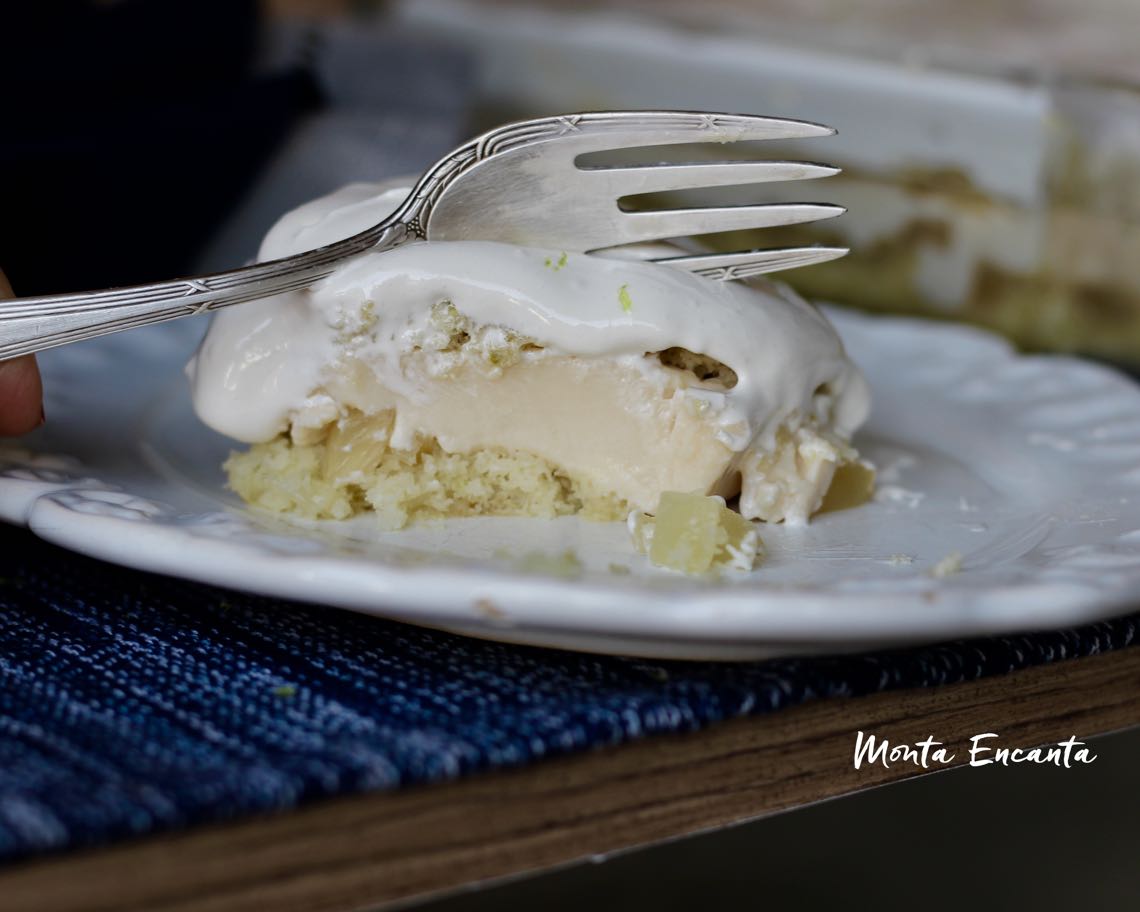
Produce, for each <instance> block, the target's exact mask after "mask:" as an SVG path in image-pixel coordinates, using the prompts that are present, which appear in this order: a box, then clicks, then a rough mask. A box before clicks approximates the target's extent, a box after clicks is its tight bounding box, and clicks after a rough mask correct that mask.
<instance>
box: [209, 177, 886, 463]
mask: <svg viewBox="0 0 1140 912" xmlns="http://www.w3.org/2000/svg"><path fill="white" fill-rule="evenodd" d="M405 194H406V185H404V184H401V185H398V186H394V185H392V184H387V185H385V184H354V185H350V186H348V187H345V188H343V189H341V190H339V191H337V192H336V193H333V194H331V195H330V196H327V197H324V198H322V199H319V200H315V201H313V202H311V203H308V204H306V205H304V206H302V207H300V208H299V209H296V210H294V211H293V212H290V213H288V214H287V215H285V216H284V217H283V218H282V219H281V220H280V221H279V222H278V223H277V224H276V225H275V226H274V227H273V229H272V230H271V231H270V232H269V234H268V235H267V236H266V238H265V241H264V243H263V244H262V247H261V250H260V253H259V257H260V259H262V260H266V259H273V258H277V257H283V256H289V255H292V254H294V253H299V252H301V251H304V250H309V249H312V248H314V247H319V246H322V245H324V244H329V243H332V242H334V241H337V240H340V239H342V238H345V237H348V236H350V235H352V234H354V233H356V232H358V231H361V230H363V229H364V228H366V227H368V226H369V225H372V224H374V223H375V222H377V221H379V220H380V219H381V218H383V217H384V216H385V215H386V214H387V213H389V212H391V211H393V210H394V209H395V208H396V206H397V205H398V204H399V203H400V202H401V201H402V200H403V198H404V196H405ZM443 302H450V303H451V304H452V305H454V307H455V308H456V310H457V311H458V312H459V313H460V314H462V315H463V317H464V318H466V319H468V320H469V321H470V323H471V324H473V325H476V326H480V327H483V328H485V329H484V335H482V336H480V337H479V338H478V339H475V340H474V342H475V343H478V344H475V345H473V346H472V347H473V348H474V349H476V352H475V354H478V351H477V350H478V348H479V345H482V346H484V349H485V348H486V346H493V345H494V344H496V339H500V340H501V334H502V333H503V332H510V333H513V334H516V335H517V336H518V337H523V338H525V339H527V340H533V342H534V343H537V346H531V347H530V349H529V350H527V351H525V352H524V353H523V357H524V358H525V359H528V360H531V361H535V360H539V359H545V358H550V359H565V358H572V359H581V360H583V361H584V362H592V361H596V360H598V359H603V360H605V361H606V362H608V363H609V364H611V365H612V366H615V367H620V368H622V369H625V370H626V375H627V376H629V370H635V371H637V372H638V375H639V376H641V377H643V378H645V379H647V380H656V381H657V382H658V386H659V388H664V386H665V385H666V380H665V379H664V378H667V377H670V376H673V377H674V379H672V380H670V381H669V383H670V384H671V387H670V392H669V393H668V395H669V396H673V395H676V396H679V397H682V398H683V399H685V400H688V401H691V403H692V405H693V410H694V411H695V412H697V413H699V414H700V415H701V416H702V417H703V419H704V420H706V421H708V422H709V427H710V430H711V431H712V433H713V434H715V436H716V438H717V439H718V440H719V441H720V443H721V444H723V445H724V446H725V447H726V448H727V449H728V450H729V451H731V452H732V453H735V454H738V457H743V455H744V454H745V451H749V452H755V451H757V450H765V449H771V448H772V447H773V446H775V440H776V431H777V429H778V428H779V427H780V426H782V425H783V426H786V427H791V428H795V427H797V426H799V425H801V424H804V423H813V424H815V425H818V426H819V427H820V428H826V429H830V430H832V431H834V432H836V433H838V434H839V435H841V436H842V437H848V436H849V435H850V434H851V433H852V432H853V431H854V430H855V428H856V427H858V425H859V424H860V423H862V421H863V420H864V419H865V418H866V415H867V412H868V407H869V396H868V392H867V387H866V384H865V382H864V381H863V378H862V376H861V374H860V373H859V371H858V370H857V369H856V368H855V367H854V365H853V364H852V363H851V362H850V360H849V359H848V358H847V356H846V354H845V352H844V350H843V346H842V344H841V342H840V340H839V338H838V336H837V335H836V333H835V331H834V329H833V328H832V327H831V325H830V323H829V322H828V321H827V320H826V318H825V317H824V316H823V315H822V314H821V313H820V312H819V311H817V310H816V309H815V308H814V307H813V306H811V305H810V304H808V303H806V302H805V301H803V300H801V299H800V298H798V297H797V296H795V295H794V294H793V293H792V292H791V291H789V290H787V289H785V288H783V287H782V286H776V285H771V286H766V287H765V288H763V289H761V288H757V287H748V286H743V285H739V284H736V283H730V282H714V281H710V280H708V279H704V278H700V277H698V276H695V275H692V274H691V273H688V272H684V271H681V270H677V269H672V268H669V267H665V266H660V265H654V264H651V263H646V262H638V261H635V260H630V259H627V258H621V259H617V258H604V257H602V256H598V255H584V254H575V253H564V252H563V251H558V250H538V249H532V248H523V247H516V246H512V245H508V244H500V243H494V242H489V241H452V242H422V243H411V244H406V245H403V246H401V247H397V248H395V249H393V250H389V251H385V252H380V253H366V254H362V255H360V256H357V257H354V258H353V259H352V260H349V261H346V262H345V263H344V264H343V265H342V266H341V267H340V268H338V269H337V271H336V272H335V273H333V274H332V275H330V276H329V277H327V278H325V279H323V280H322V281H320V282H318V283H316V284H315V285H313V286H312V287H311V288H309V289H306V290H302V291H297V292H290V293H287V294H282V295H277V296H275V297H272V298H266V299H263V300H259V301H252V302H248V303H245V304H241V305H239V306H235V307H232V308H228V309H226V310H224V311H221V312H220V313H218V314H217V315H216V316H215V317H214V322H213V324H212V326H211V327H210V331H209V332H208V334H207V336H206V338H205V339H204V340H203V343H202V345H201V347H200V349H199V351H198V353H197V354H196V356H195V357H194V359H193V360H192V361H191V363H190V364H189V365H188V373H189V376H190V378H191V381H192V386H193V399H194V406H195V409H196V410H197V413H198V415H199V416H200V417H201V418H202V420H203V421H204V422H205V423H206V424H208V425H209V426H211V427H212V428H214V429H215V430H218V431H220V432H221V433H224V434H227V435H229V436H231V437H234V438H236V439H238V440H242V441H246V442H250V443H254V442H261V441H266V440H270V439H272V438H273V437H275V436H276V435H278V434H280V433H282V432H285V431H286V430H288V429H289V428H290V427H291V426H293V425H301V426H306V425H308V426H312V425H314V424H317V423H323V422H325V421H327V420H329V416H330V415H333V414H335V409H336V403H335V402H333V401H331V400H330V399H329V397H328V395H327V390H329V389H332V388H336V386H337V385H338V383H340V384H341V385H343V383H341V381H339V380H338V377H340V378H343V376H344V375H345V371H346V365H352V368H353V369H354V370H359V366H360V365H367V367H368V369H369V370H370V371H371V372H372V373H373V375H374V377H373V378H371V379H372V380H375V381H376V383H377V384H378V385H379V386H380V387H382V388H383V389H385V390H388V391H391V392H392V394H393V396H394V399H395V400H398V401H400V402H403V403H405V404H411V405H415V404H416V403H420V404H426V403H425V402H424V400H425V397H430V396H432V395H434V393H433V392H432V390H433V389H437V387H436V386H434V385H433V384H432V383H431V382H429V381H430V380H431V379H432V377H431V375H432V374H433V372H436V371H435V370H434V369H433V367H432V364H433V363H434V362H432V361H431V360H430V359H429V360H426V361H425V358H424V354H423V353H424V350H425V349H427V350H429V351H430V350H431V348H432V346H431V344H430V338H431V334H432V333H433V332H436V333H438V327H437V326H435V325H434V324H433V322H432V315H433V308H436V311H435V313H436V315H437V316H438V307H439V306H441V305H442V303H443ZM486 328H490V330H489V331H490V335H489V336H488V335H487V329H486ZM496 333H498V334H499V335H498V336H496ZM425 343H426V344H425ZM465 347H466V346H465ZM674 347H676V348H683V349H687V350H688V351H691V352H694V353H699V354H702V355H706V356H708V357H710V358H714V359H716V360H717V361H720V362H721V363H723V364H725V365H727V366H728V367H730V368H731V369H732V370H733V371H735V373H736V378H737V380H736V383H735V385H734V386H733V387H732V388H730V389H718V388H711V387H709V386H708V385H705V384H700V383H695V382H694V383H692V384H686V385H683V386H682V387H681V388H679V389H673V387H676V381H675V373H676V372H675V371H669V370H668V369H666V368H663V367H662V366H661V364H660V362H659V361H658V360H657V359H656V358H654V357H647V355H648V354H650V353H654V352H659V351H663V350H665V349H669V348H674ZM413 353H414V354H413ZM484 353H485V351H484ZM438 363H439V365H440V367H439V370H438V372H437V373H439V374H440V375H441V376H442V375H443V374H444V373H446V371H447V370H448V369H449V368H448V364H447V363H446V358H441V359H439V360H438ZM425 364H426V365H427V367H426V368H425ZM628 385H629V387H630V391H629V396H630V401H629V403H628V404H627V405H628V408H630V409H631V410H636V409H638V408H641V407H642V405H641V404H639V402H637V401H634V397H635V396H641V397H644V396H645V389H644V387H645V384H634V383H630V384H628ZM562 395H564V396H573V395H574V391H573V389H566V390H563V391H562ZM618 395H619V396H620V395H621V393H620V391H619V393H618ZM553 405H554V403H552V406H553ZM406 410H407V409H406ZM405 424H406V423H405ZM398 426H399V418H398ZM404 430H405V432H404V433H402V434H397V435H395V436H394V437H393V445H395V446H410V445H411V438H412V436H413V435H414V433H415V430H416V429H415V427H414V426H411V425H407V424H406V426H405V429H404ZM536 433H537V432H536ZM597 445H598V446H599V447H601V448H603V449H604V447H605V441H604V440H599V441H598V442H597ZM654 455H655V454H652V453H650V454H646V457H645V458H646V459H652V458H654ZM738 461H739V460H738Z"/></svg>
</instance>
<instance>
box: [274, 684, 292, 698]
mask: <svg viewBox="0 0 1140 912" xmlns="http://www.w3.org/2000/svg"><path fill="white" fill-rule="evenodd" d="M273 696H275V697H295V696H297V688H296V687H294V686H293V685H292V684H279V685H278V686H277V687H274V688H273Z"/></svg>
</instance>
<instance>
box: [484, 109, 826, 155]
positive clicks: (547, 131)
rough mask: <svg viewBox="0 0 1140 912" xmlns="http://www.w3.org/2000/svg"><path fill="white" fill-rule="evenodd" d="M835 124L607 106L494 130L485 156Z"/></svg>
mask: <svg viewBox="0 0 1140 912" xmlns="http://www.w3.org/2000/svg"><path fill="white" fill-rule="evenodd" d="M833 133H835V130H833V129H832V128H831V127H825V126H822V125H821V124H815V123H809V122H808V121H803V120H788V119H785V118H778V117H759V116H756V115H751V114H714V113H704V112H699V111H603V112H595V113H587V114H567V115H563V116H560V117H550V118H543V119H541V120H535V121H527V122H526V123H525V124H512V125H509V126H507V127H503V128H499V129H498V130H492V131H491V132H490V133H488V134H487V135H486V136H484V137H483V140H482V143H481V146H482V148H481V152H480V154H481V156H483V157H485V156H486V155H489V154H494V153H495V152H498V151H505V150H506V149H509V148H512V147H518V146H527V145H532V144H534V143H543V144H545V143H546V141H548V140H549V141H554V140H557V142H556V143H554V142H552V143H551V145H549V147H548V151H556V152H557V153H559V154H562V153H566V154H569V155H571V156H578V155H582V154H583V153H586V152H603V151H607V150H613V149H624V148H629V147H636V146H662V145H672V144H676V143H705V142H716V143H729V142H742V141H748V140H765V139H804V138H807V137H812V136H830V135H832V134H833Z"/></svg>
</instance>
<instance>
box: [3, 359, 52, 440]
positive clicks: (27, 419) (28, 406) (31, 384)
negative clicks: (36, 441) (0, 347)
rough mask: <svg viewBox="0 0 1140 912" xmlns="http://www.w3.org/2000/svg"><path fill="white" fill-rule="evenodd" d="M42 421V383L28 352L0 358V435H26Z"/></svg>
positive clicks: (34, 362) (34, 361)
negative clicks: (24, 354) (23, 354)
mask: <svg viewBox="0 0 1140 912" xmlns="http://www.w3.org/2000/svg"><path fill="white" fill-rule="evenodd" d="M43 423H44V406H43V384H42V382H41V380H40V371H39V368H38V367H37V366H36V359H35V358H34V357H33V356H31V355H26V356H24V357H22V358H13V359H12V360H10V361H0V436H6V437H11V436H15V435H17V434H26V433H27V432H28V431H31V430H35V429H36V428H37V427H39V426H40V425H41V424H43Z"/></svg>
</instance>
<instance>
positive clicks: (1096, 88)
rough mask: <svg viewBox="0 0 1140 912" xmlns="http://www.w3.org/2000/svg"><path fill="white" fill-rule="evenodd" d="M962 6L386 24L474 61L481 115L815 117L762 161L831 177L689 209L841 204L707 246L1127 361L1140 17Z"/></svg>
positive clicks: (611, 11)
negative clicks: (835, 251) (617, 112)
mask: <svg viewBox="0 0 1140 912" xmlns="http://www.w3.org/2000/svg"><path fill="white" fill-rule="evenodd" d="M976 5H977V4H976V3H974V2H972V0H971V2H969V3H967V4H964V5H957V6H955V5H934V9H930V8H929V5H926V4H916V3H913V2H904V0H894V2H888V0H881V2H879V3H877V4H874V5H873V7H874V8H873V9H872V10H871V11H869V12H868V11H865V10H864V9H863V7H862V5H860V12H861V14H865V15H866V16H869V17H871V18H870V19H868V20H867V21H866V22H862V21H861V24H862V28H861V29H854V28H853V21H854V20H853V19H852V18H851V17H850V15H847V16H845V17H843V18H840V16H841V13H840V12H839V10H840V9H841V7H839V6H838V5H836V4H833V3H830V2H821V3H817V4H813V5H812V6H811V7H810V9H811V12H812V16H810V17H809V15H808V14H805V13H797V12H795V7H796V5H795V4H790V3H784V4H781V3H779V2H775V0H765V2H759V3H751V4H746V5H745V4H740V3H738V2H733V0H717V2H714V3H710V4H702V5H701V7H700V9H699V13H697V12H693V11H692V9H691V8H690V9H689V10H688V11H686V9H685V8H684V7H683V6H681V5H679V4H675V3H665V4H652V5H651V4H647V3H639V2H635V0H629V2H627V3H617V4H614V3H608V4H604V5H596V6H593V7H587V8H585V9H583V8H582V7H581V6H580V5H573V6H571V5H569V4H560V3H557V2H550V3H547V4H538V5H537V6H536V5H535V4H528V5H526V6H525V7H524V6H522V5H520V4H515V3H505V2H495V3H491V2H486V0H484V2H475V0H417V2H415V3H411V2H405V3H403V4H397V5H396V7H395V8H394V15H395V16H396V18H398V19H399V20H401V21H402V22H404V23H405V24H409V25H412V26H415V27H419V28H428V29H430V30H431V31H432V32H433V33H435V34H437V35H440V36H446V37H447V38H448V39H449V40H453V41H455V42H458V43H460V44H462V45H464V46H466V47H467V48H469V49H470V51H471V52H472V53H473V54H474V56H475V60H476V66H475V77H474V78H475V80H476V86H475V90H476V95H477V97H478V98H479V104H480V108H481V111H482V115H481V117H482V119H483V120H484V121H487V122H490V121H500V120H502V119H504V118H508V117H514V116H533V115H535V114H539V113H549V112H551V111H559V110H564V111H570V110H586V109H599V108H639V107H672V108H693V109H712V110H729V111H731V110H738V111H750V112H759V113H764V114H771V115H776V116H780V115H783V116H792V117H800V118H805V119H809V120H817V121H821V122H823V123H827V124H831V125H833V126H835V127H837V128H838V129H839V135H838V136H837V137H835V138H832V139H829V140H825V141H822V142H821V141H820V140H813V141H808V142H802V143H799V144H795V143H789V144H780V146H779V147H777V145H776V144H762V145H763V148H760V149H758V150H757V154H758V155H762V156H764V157H784V156H795V157H804V158H807V159H809V160H810V159H817V160H824V161H828V162H829V163H833V164H837V165H840V166H842V167H843V168H844V173H843V174H842V175H840V176H838V177H833V178H829V179H828V180H826V181H825V182H821V183H819V184H817V185H804V184H799V183H793V184H787V185H777V184H773V185H770V186H767V187H762V188H760V189H759V190H755V191H751V192H750V193H749V194H748V196H747V197H745V196H743V195H742V193H741V191H740V190H739V189H734V188H727V189H722V190H718V191H709V192H708V193H706V194H704V196H703V199H707V200H710V201H721V202H742V203H743V202H762V201H769V200H770V201H781V200H786V199H793V198H794V199H800V200H819V201H827V202H835V203H839V204H841V205H844V206H847V207H848V208H849V209H850V210H851V211H850V213H849V214H848V215H845V216H843V217H841V218H838V219H834V220H831V221H828V222H824V223H819V224H816V225H812V226H802V227H794V228H788V229H765V230H764V231H763V232H760V233H757V234H756V235H754V236H752V237H747V238H741V237H740V236H737V237H735V238H723V237H722V238H716V239H713V243H714V244H716V245H718V246H723V245H726V244H727V245H728V246H730V247H732V248H734V249H741V248H743V247H745V246H779V245H782V244H799V243H803V242H805V241H807V242H825V243H835V242H839V243H844V244H847V245H849V246H850V247H851V248H852V253H851V254H850V255H849V256H848V257H846V258H844V259H842V260H838V261H836V262H833V263H828V264H824V265H821V266H815V267H812V268H810V269H802V270H793V271H791V272H788V273H786V274H785V276H784V277H785V278H786V280H787V281H789V282H790V283H791V284H793V285H795V286H796V287H798V288H799V289H800V290H801V291H802V292H804V293H805V294H807V295H809V296H812V297H815V298H823V299H828V300H833V301H837V302H841V303H845V304H851V305H855V306H858V307H861V308H866V309H873V310H884V311H891V312H904V313H907V312H911V313H920V314H926V315H932V316H940V317H946V318H951V319H961V320H967V321H971V322H975V323H979V324H982V325H985V326H988V327H991V328H993V329H996V330H999V331H1001V332H1003V333H1005V334H1006V335H1007V336H1009V337H1010V338H1012V339H1013V340H1014V341H1015V342H1017V343H1019V344H1020V345H1022V346H1024V347H1027V348H1031V349H1051V350H1063V351H1077V352H1082V353H1085V354H1090V355H1094V356H1097V357H1100V358H1103V359H1107V360H1111V361H1116V362H1119V363H1122V364H1125V365H1128V366H1131V367H1132V368H1136V367H1138V366H1140V71H1137V69H1138V68H1137V66H1136V65H1135V63H1134V62H1133V57H1132V56H1131V55H1129V54H1127V53H1123V52H1122V51H1121V48H1123V43H1122V42H1125V41H1126V37H1124V35H1126V34H1127V33H1126V32H1125V33H1121V31H1120V30H1123V29H1125V28H1126V27H1127V26H1128V23H1129V22H1130V21H1131V20H1132V19H1135V18H1137V17H1138V16H1140V11H1137V10H1133V9H1132V8H1130V7H1129V5H1127V4H1121V3H1116V2H1113V0H1098V2H1097V4H1096V6H1097V7H1098V10H1096V11H1093V12H1094V13H1100V14H1103V16H1104V17H1105V18H1102V19H1100V20H1099V21H1097V20H1096V17H1095V15H1092V14H1090V13H1089V11H1088V10H1085V12H1084V13H1082V16H1084V18H1083V19H1080V20H1079V21H1080V22H1088V21H1092V22H1093V23H1094V24H1095V25H1097V26H1098V27H1099V28H1101V31H1099V32H1098V31H1095V30H1086V32H1081V33H1079V34H1077V33H1075V32H1074V31H1073V28H1074V22H1075V21H1078V20H1073V19H1072V17H1071V16H1070V17H1068V18H1065V16H1064V15H1063V7H1060V6H1057V7H1056V8H1054V5H1053V4H1052V3H1051V2H1050V0H1033V2H1029V3H1027V4H1023V5H1019V8H1020V9H1021V11H1022V12H1023V13H1024V11H1025V10H1026V9H1030V8H1034V7H1039V8H1040V15H1038V16H1037V17H1036V18H1034V19H1032V20H1031V21H1030V20H1026V21H1024V22H1019V21H1017V20H1016V19H1015V18H1010V16H1009V15H1008V14H1006V15H1005V18H1003V19H1001V20H1000V21H997V20H995V18H994V17H995V16H997V15H998V14H996V13H992V14H990V16H989V19H988V20H987V19H986V17H985V16H984V15H983V16H982V17H981V18H980V19H976V20H975V22H974V25H973V26H967V25H963V24H962V23H963V22H965V21H966V20H968V19H969V17H970V16H973V15H975V13H977V12H978V11H977V10H974V7H975V6H976ZM920 7H921V9H920ZM951 7H954V8H951ZM1101 7H1103V9H1100V8H1101ZM955 9H956V11H955ZM821 10H822V11H825V12H826V11H828V10H832V11H834V14H833V15H831V16H830V17H829V16H828V15H822V14H821ZM903 13H908V15H902V14H903ZM1074 15H1075V14H1074ZM1113 15H1115V16H1116V20H1115V21H1117V22H1118V24H1119V27H1120V29H1119V30H1116V31H1114V29H1113V28H1111V27H1110V24H1111V22H1112V21H1114V20H1113V19H1112V16H1113ZM876 16H877V17H878V18H877V19H875V18H874V17H876ZM923 17H926V18H925V20H924V18H923ZM924 22H925V27H924ZM1035 30H1036V31H1035ZM1133 34H1134V32H1133ZM920 35H921V36H925V39H924V41H923V42H921V43H920V42H919V40H918V38H917V37H916V36H920ZM930 36H946V37H945V41H944V42H942V43H938V42H935V41H934V40H933V39H932V38H931V37H930ZM974 36H979V37H978V40H977V41H976V42H972V38H973V37H974ZM1098 36H1100V37H1098ZM1102 39H1103V40H1102ZM1003 47H1004V48H1006V49H1007V50H1009V53H1004V52H1003Z"/></svg>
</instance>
